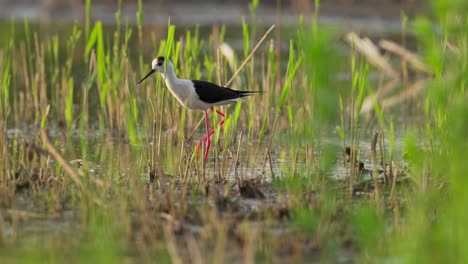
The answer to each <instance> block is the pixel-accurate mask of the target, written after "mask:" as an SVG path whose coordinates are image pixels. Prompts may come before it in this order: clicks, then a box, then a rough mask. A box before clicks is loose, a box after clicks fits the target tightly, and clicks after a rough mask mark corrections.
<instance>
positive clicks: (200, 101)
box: [137, 57, 256, 162]
mask: <svg viewBox="0 0 468 264" xmlns="http://www.w3.org/2000/svg"><path fill="white" fill-rule="evenodd" d="M155 72H159V73H160V74H161V76H162V77H163V79H164V81H165V82H166V86H167V88H168V89H169V91H170V92H171V93H172V95H173V96H174V97H175V98H176V99H177V101H179V103H180V104H181V105H183V106H184V107H186V108H188V109H191V110H201V111H203V112H204V116H205V127H206V136H205V137H204V138H203V139H202V140H200V142H199V143H198V144H197V151H198V150H199V149H200V146H201V145H202V143H203V142H205V141H206V147H205V156H204V159H203V162H206V160H207V158H208V152H209V150H210V145H211V140H210V137H211V135H213V133H214V132H215V129H211V130H209V128H208V111H209V110H214V111H216V113H217V114H218V115H220V116H221V117H222V120H221V122H220V123H219V126H222V125H224V113H222V112H221V111H219V110H217V109H214V108H213V107H214V106H220V105H228V104H233V103H236V102H237V101H240V100H241V97H245V96H249V95H252V94H254V93H256V91H236V90H233V89H230V88H227V87H222V86H219V85H217V84H214V83H211V82H206V81H198V80H187V79H179V78H178V77H177V76H176V74H175V72H174V66H173V65H172V63H171V61H170V60H167V62H166V63H165V61H164V57H157V58H156V59H154V60H153V62H152V63H151V71H150V72H149V73H148V74H146V76H145V77H143V78H142V79H141V80H140V81H139V82H138V83H137V85H138V84H140V83H141V82H143V81H144V80H145V79H146V78H148V77H149V76H151V75H152V74H153V73H155Z"/></svg>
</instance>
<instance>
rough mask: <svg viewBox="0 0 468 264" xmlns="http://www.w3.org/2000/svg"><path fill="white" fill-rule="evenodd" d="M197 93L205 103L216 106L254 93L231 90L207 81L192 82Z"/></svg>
mask: <svg viewBox="0 0 468 264" xmlns="http://www.w3.org/2000/svg"><path fill="white" fill-rule="evenodd" d="M192 82H193V85H194V87H195V92H196V93H197V94H198V96H199V97H200V100H202V101H203V102H206V103H209V104H214V103H217V102H221V101H226V100H229V99H235V98H239V97H244V96H247V95H249V94H252V93H254V92H248V91H236V90H233V89H231V88H227V87H222V86H219V85H217V84H214V83H211V82H205V81H198V80H192Z"/></svg>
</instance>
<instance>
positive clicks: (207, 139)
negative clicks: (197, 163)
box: [197, 111, 214, 161]
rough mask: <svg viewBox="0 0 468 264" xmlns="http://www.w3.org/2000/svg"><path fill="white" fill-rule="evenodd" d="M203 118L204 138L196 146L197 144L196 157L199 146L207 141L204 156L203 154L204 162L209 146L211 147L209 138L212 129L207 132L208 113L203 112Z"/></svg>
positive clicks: (198, 152)
mask: <svg viewBox="0 0 468 264" xmlns="http://www.w3.org/2000/svg"><path fill="white" fill-rule="evenodd" d="M204 117H205V128H206V136H205V137H203V138H202V139H201V140H200V142H198V144H197V157H198V156H199V154H200V147H201V145H202V144H203V142H205V141H207V144H206V147H205V154H204V161H206V159H207V158H208V150H209V149H210V145H211V140H210V137H211V135H213V133H214V129H212V130H208V111H205V112H204Z"/></svg>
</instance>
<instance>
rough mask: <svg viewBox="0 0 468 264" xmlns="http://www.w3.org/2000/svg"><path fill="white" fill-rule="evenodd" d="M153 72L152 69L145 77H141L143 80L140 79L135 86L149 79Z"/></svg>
mask: <svg viewBox="0 0 468 264" xmlns="http://www.w3.org/2000/svg"><path fill="white" fill-rule="evenodd" d="M155 71H156V70H155V69H152V70H151V71H150V72H148V74H146V76H145V77H143V79H141V80H140V81H139V82H138V83H137V85H138V84H140V83H141V82H142V81H144V80H145V79H146V78H148V77H150V76H151V74H153V73H154V72H155Z"/></svg>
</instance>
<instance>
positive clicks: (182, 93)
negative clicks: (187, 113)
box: [166, 80, 211, 111]
mask: <svg viewBox="0 0 468 264" xmlns="http://www.w3.org/2000/svg"><path fill="white" fill-rule="evenodd" d="M166 85H167V87H168V88H169V91H170V92H171V93H172V95H173V96H174V97H175V98H176V99H177V101H179V103H180V104H181V105H183V106H184V107H186V108H188V109H193V110H202V111H205V110H207V109H209V108H210V106H211V105H209V104H207V103H205V102H203V101H201V100H200V97H199V96H198V95H197V93H196V92H195V89H194V88H193V85H192V82H191V81H188V80H181V82H179V83H166Z"/></svg>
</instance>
